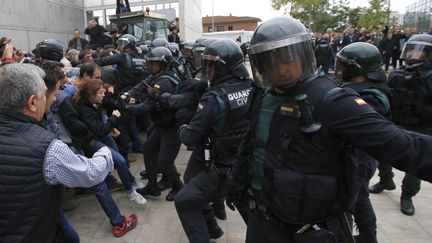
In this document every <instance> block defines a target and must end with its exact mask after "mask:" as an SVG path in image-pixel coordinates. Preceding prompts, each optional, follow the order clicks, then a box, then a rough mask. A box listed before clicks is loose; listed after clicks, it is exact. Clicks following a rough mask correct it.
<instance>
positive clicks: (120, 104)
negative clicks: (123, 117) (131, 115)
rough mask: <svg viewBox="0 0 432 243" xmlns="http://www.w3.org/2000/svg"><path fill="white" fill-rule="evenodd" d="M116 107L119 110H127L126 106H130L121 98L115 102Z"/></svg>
mask: <svg viewBox="0 0 432 243" xmlns="http://www.w3.org/2000/svg"><path fill="white" fill-rule="evenodd" d="M114 105H115V106H116V107H117V109H119V110H126V106H127V105H128V104H127V102H126V101H125V100H124V99H122V98H121V97H120V96H119V97H118V98H117V99H116V100H115V101H114Z"/></svg>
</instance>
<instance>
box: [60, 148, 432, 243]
mask: <svg viewBox="0 0 432 243" xmlns="http://www.w3.org/2000/svg"><path fill="white" fill-rule="evenodd" d="M189 155H190V152H189V151H187V150H186V149H185V148H184V147H182V148H181V151H180V153H179V156H178V158H177V160H176V164H177V166H178V168H179V170H180V171H181V172H183V171H184V169H185V166H186V161H187V159H188V157H189ZM134 156H136V157H137V158H138V160H137V161H136V162H134V163H132V164H131V172H132V174H134V175H136V177H137V178H139V172H140V171H141V169H142V167H143V158H142V155H140V154H134ZM395 172H396V178H395V182H396V184H397V185H398V188H397V189H396V190H394V191H391V192H384V193H381V194H379V195H372V200H373V204H374V207H375V211H376V214H377V217H378V238H379V242H380V243H411V242H412V243H425V242H432V210H431V209H432V205H431V201H432V186H431V184H429V183H423V184H422V190H421V191H420V193H419V194H418V195H417V196H416V197H415V198H414V204H415V206H416V214H415V215H414V216H412V217H409V216H405V215H403V214H402V213H401V212H400V210H399V196H400V186H399V185H400V183H401V181H402V177H403V173H400V172H399V171H395ZM376 181H377V177H374V178H373V181H372V183H374V182H376ZM143 182H145V181H143ZM166 193H167V192H164V193H163V194H162V196H161V197H160V198H148V202H147V203H146V204H145V205H143V206H138V205H137V204H135V203H133V202H131V201H129V199H128V198H127V196H126V193H125V192H123V191H118V192H114V193H113V197H114V199H115V200H116V202H117V204H118V206H119V208H120V210H121V212H122V213H123V214H129V213H131V212H136V213H137V214H138V218H139V224H138V226H137V227H136V229H134V230H133V231H131V232H129V233H127V234H126V235H125V236H123V237H121V238H115V237H114V236H113V235H112V227H111V225H110V223H109V220H108V218H107V217H106V216H105V214H104V212H103V211H102V208H101V207H100V206H99V204H98V202H97V200H96V198H95V197H94V196H88V197H80V198H76V199H75V202H76V203H77V205H78V207H77V209H75V210H73V211H71V212H68V213H67V214H66V215H67V218H68V219H69V221H70V222H71V223H72V225H73V226H74V228H75V229H76V230H77V232H78V233H79V235H80V237H81V242H83V243H88V242H92V243H109V242H145V243H152V242H158V243H159V242H163V243H171V242H179V243H183V242H188V240H187V237H186V235H185V234H184V232H183V228H182V226H181V224H180V221H179V219H178V217H177V214H176V212H175V209H174V205H173V203H172V202H167V201H165V195H166ZM227 212H228V220H227V221H219V224H220V225H221V227H223V229H224V231H225V234H224V236H223V237H222V238H220V239H218V240H217V241H215V242H218V243H221V242H227V243H237V242H244V237H245V232H246V231H245V225H244V223H243V221H242V220H241V218H240V216H239V215H238V214H237V213H236V212H231V211H230V210H227Z"/></svg>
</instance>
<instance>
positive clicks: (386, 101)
mask: <svg viewBox="0 0 432 243" xmlns="http://www.w3.org/2000/svg"><path fill="white" fill-rule="evenodd" d="M342 86H343V87H349V88H351V89H353V90H354V91H356V92H357V93H359V94H360V95H361V96H364V95H372V96H374V97H375V98H376V99H378V100H379V101H380V102H381V103H382V104H383V107H384V114H383V116H384V117H385V118H387V119H389V120H390V119H391V109H390V97H391V94H392V92H391V89H390V87H388V85H387V84H386V83H385V82H380V83H377V82H372V81H369V80H367V81H364V82H357V83H344V84H343V85H342Z"/></svg>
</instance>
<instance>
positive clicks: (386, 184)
mask: <svg viewBox="0 0 432 243" xmlns="http://www.w3.org/2000/svg"><path fill="white" fill-rule="evenodd" d="M394 189H396V184H395V183H394V182H393V179H392V178H391V177H390V178H388V179H387V178H383V177H380V181H379V182H378V183H376V184H375V185H372V186H370V187H369V192H370V193H374V194H377V193H381V192H382V191H384V190H389V191H391V190H394Z"/></svg>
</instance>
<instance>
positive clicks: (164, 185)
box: [157, 178, 172, 192]
mask: <svg viewBox="0 0 432 243" xmlns="http://www.w3.org/2000/svg"><path fill="white" fill-rule="evenodd" d="M157 187H158V189H159V191H161V192H162V191H165V190H166V189H169V188H171V187H172V183H171V182H169V180H168V179H164V178H162V179H161V180H160V181H159V182H158V183H157Z"/></svg>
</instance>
